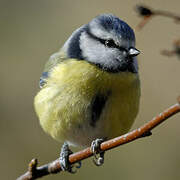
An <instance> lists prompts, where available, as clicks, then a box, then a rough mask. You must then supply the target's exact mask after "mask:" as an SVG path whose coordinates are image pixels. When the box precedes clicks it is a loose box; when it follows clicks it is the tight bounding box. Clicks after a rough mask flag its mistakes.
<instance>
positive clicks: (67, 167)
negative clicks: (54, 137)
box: [59, 142, 81, 174]
mask: <svg viewBox="0 0 180 180" xmlns="http://www.w3.org/2000/svg"><path fill="white" fill-rule="evenodd" d="M72 153H73V152H72V151H71V150H70V149H69V146H68V144H67V143H66V142H65V143H64V144H63V145H62V148H61V152H60V158H59V163H60V165H61V169H62V170H63V171H68V172H70V173H73V174H74V173H76V172H77V168H80V167H81V161H80V162H78V163H77V165H75V164H74V165H72V164H70V162H69V155H71V154H72Z"/></svg>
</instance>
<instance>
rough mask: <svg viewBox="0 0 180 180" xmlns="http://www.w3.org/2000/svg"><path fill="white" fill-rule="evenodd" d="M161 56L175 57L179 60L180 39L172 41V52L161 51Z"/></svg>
mask: <svg viewBox="0 0 180 180" xmlns="http://www.w3.org/2000/svg"><path fill="white" fill-rule="evenodd" d="M161 54H162V55H165V56H168V57H171V56H177V57H178V58H179V59H180V39H178V40H176V41H174V43H173V49H172V50H162V51H161Z"/></svg>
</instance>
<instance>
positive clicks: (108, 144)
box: [17, 98, 180, 180]
mask: <svg viewBox="0 0 180 180" xmlns="http://www.w3.org/2000/svg"><path fill="white" fill-rule="evenodd" d="M178 112H180V98H178V103H177V104H174V105H173V106H171V107H169V108H168V109H166V110H165V111H164V112H162V113H160V114H159V115H157V116H156V117H154V118H153V119H152V120H151V121H149V122H147V123H146V124H144V125H142V126H141V127H139V128H138V129H135V130H133V131H131V132H129V133H127V134H124V135H122V136H119V137H117V138H114V139H111V140H108V141H105V142H103V143H102V144H101V150H102V151H107V150H110V149H112V148H115V147H117V146H120V145H123V144H126V143H129V142H132V141H134V140H136V139H138V138H141V137H145V136H147V135H150V132H151V130H152V129H154V128H155V127H156V126H158V125H159V124H161V123H162V122H164V121H165V120H166V119H168V118H169V117H171V116H173V115H175V114H176V113H178ZM91 156H92V152H91V150H90V148H86V149H84V150H82V151H79V152H76V153H74V154H71V155H70V157H69V162H70V163H71V164H75V163H77V162H79V161H81V160H83V159H86V158H88V157H91ZM60 171H61V166H60V164H59V159H56V160H55V161H52V162H50V163H49V164H45V165H43V166H40V167H37V160H36V159H33V160H32V161H31V162H30V164H29V169H28V171H27V172H26V173H25V174H23V175H22V176H20V177H19V178H17V180H32V179H37V178H39V177H42V176H45V175H48V174H54V173H57V172H60Z"/></svg>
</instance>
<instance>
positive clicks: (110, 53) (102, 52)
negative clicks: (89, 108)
mask: <svg viewBox="0 0 180 180" xmlns="http://www.w3.org/2000/svg"><path fill="white" fill-rule="evenodd" d="M80 48H81V50H82V55H83V56H84V57H85V58H87V60H88V61H90V62H92V63H98V64H101V65H105V66H112V65H113V64H114V63H115V61H114V59H115V58H117V57H118V56H119V51H118V50H116V49H111V48H107V47H105V46H104V45H103V44H101V43H100V42H98V41H96V40H94V39H92V38H90V37H89V36H88V35H87V34H86V33H83V34H82V35H81V37H80Z"/></svg>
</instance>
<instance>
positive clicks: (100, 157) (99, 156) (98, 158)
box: [91, 139, 105, 166]
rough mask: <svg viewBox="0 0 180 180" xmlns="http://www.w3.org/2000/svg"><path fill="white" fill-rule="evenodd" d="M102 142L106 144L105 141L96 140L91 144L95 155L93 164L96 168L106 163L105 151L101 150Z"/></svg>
mask: <svg viewBox="0 0 180 180" xmlns="http://www.w3.org/2000/svg"><path fill="white" fill-rule="evenodd" d="M102 142H104V139H96V140H94V141H92V143H91V151H92V153H93V155H94V158H93V162H94V164H95V165H96V166H101V165H102V164H103V163H104V153H105V151H102V150H101V143H102Z"/></svg>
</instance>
